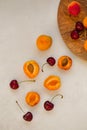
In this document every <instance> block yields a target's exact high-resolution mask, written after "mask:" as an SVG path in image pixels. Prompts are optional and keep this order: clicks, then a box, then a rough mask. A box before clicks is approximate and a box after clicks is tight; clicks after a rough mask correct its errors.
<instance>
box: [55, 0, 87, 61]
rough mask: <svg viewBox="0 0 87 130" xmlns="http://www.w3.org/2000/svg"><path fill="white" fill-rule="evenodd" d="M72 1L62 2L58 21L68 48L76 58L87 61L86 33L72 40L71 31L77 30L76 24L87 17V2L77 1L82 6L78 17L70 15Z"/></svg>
mask: <svg viewBox="0 0 87 130" xmlns="http://www.w3.org/2000/svg"><path fill="white" fill-rule="evenodd" d="M71 1H72V0H60V3H59V7H58V13H57V21H58V27H59V30H60V33H61V36H62V38H63V40H64V42H65V44H66V45H67V47H68V48H69V49H70V50H71V52H73V53H74V54H75V55H76V56H78V57H80V58H82V59H84V60H87V51H85V49H84V47H83V44H84V40H85V39H86V32H84V31H83V32H82V35H81V36H80V38H79V39H77V40H74V39H72V38H71V36H70V34H71V31H72V30H73V29H74V28H75V23H76V22H77V21H82V20H83V19H84V17H85V16H87V0H77V1H78V2H79V3H80V4H81V11H80V13H79V15H78V16H77V17H74V16H70V15H69V13H68V9H67V7H68V4H69V3H70V2H71Z"/></svg>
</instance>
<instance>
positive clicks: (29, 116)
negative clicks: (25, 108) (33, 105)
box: [23, 112, 33, 121]
mask: <svg viewBox="0 0 87 130" xmlns="http://www.w3.org/2000/svg"><path fill="white" fill-rule="evenodd" d="M23 119H24V120H25V121H31V120H32V119H33V115H32V113H31V112H27V113H26V114H25V115H23Z"/></svg>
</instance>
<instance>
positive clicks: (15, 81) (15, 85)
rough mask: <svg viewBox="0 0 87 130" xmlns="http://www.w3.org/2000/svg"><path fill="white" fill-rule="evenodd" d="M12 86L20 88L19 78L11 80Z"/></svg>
mask: <svg viewBox="0 0 87 130" xmlns="http://www.w3.org/2000/svg"><path fill="white" fill-rule="evenodd" d="M9 85H10V87H11V88H12V89H17V88H19V84H18V81H17V80H15V79H14V80H12V81H11V82H10V84H9Z"/></svg>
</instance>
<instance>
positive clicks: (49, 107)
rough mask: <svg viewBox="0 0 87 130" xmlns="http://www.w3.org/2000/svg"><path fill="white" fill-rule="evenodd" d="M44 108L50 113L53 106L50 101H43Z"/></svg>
mask: <svg viewBox="0 0 87 130" xmlns="http://www.w3.org/2000/svg"><path fill="white" fill-rule="evenodd" d="M44 108H45V109H46V111H50V110H52V109H53V108H54V104H53V103H52V102H50V101H45V102H44Z"/></svg>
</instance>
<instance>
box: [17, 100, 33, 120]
mask: <svg viewBox="0 0 87 130" xmlns="http://www.w3.org/2000/svg"><path fill="white" fill-rule="evenodd" d="M16 103H17V105H18V107H19V108H20V110H21V111H22V112H23V113H25V112H24V110H23V109H22V107H21V106H20V104H19V103H18V101H16ZM23 119H24V120H25V121H32V119H33V114H32V113H31V112H27V113H25V114H24V115H23Z"/></svg>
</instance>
